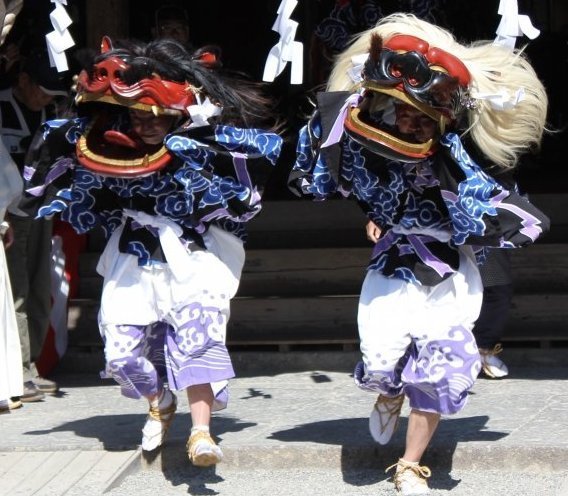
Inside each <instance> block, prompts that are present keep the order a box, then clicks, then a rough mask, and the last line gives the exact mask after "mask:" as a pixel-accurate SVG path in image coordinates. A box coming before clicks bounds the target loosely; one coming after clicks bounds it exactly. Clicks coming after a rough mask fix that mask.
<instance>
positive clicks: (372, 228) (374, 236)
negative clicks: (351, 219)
mask: <svg viewBox="0 0 568 496" xmlns="http://www.w3.org/2000/svg"><path fill="white" fill-rule="evenodd" d="M365 229H366V231H367V239H368V240H369V241H371V242H373V243H376V242H377V241H378V240H379V238H380V237H381V228H380V227H379V226H377V224H375V223H374V222H373V221H372V220H370V221H369V222H367V225H366V226H365Z"/></svg>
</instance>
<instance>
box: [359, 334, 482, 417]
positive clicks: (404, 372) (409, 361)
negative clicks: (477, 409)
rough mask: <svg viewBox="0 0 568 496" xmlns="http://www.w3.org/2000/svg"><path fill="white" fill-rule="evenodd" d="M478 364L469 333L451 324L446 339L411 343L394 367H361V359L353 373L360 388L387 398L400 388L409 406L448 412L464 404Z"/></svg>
mask: <svg viewBox="0 0 568 496" xmlns="http://www.w3.org/2000/svg"><path fill="white" fill-rule="evenodd" d="M480 366H481V365H480V359H479V352H478V350H477V346H476V344H475V340H474V338H473V334H472V333H471V332H470V331H468V330H467V329H465V328H463V327H454V328H453V329H451V330H450V331H449V332H448V335H447V338H446V339H438V340H433V341H428V342H427V343H426V344H425V345H424V346H422V347H421V348H420V349H419V348H418V347H417V346H416V345H415V343H414V344H413V345H412V346H411V347H410V348H409V350H408V351H407V353H406V354H405V355H404V356H403V357H402V358H401V360H400V361H399V363H398V365H397V367H396V368H395V369H394V370H380V369H373V370H369V369H367V370H365V367H364V365H363V363H362V362H361V363H359V364H357V366H356V368H355V373H354V376H355V382H356V384H357V385H358V386H359V387H360V388H361V389H364V390H366V391H372V392H375V393H379V394H384V395H386V396H391V397H392V396H396V395H398V394H400V393H401V392H403V391H404V393H405V394H406V396H407V397H408V399H409V402H410V407H411V408H414V409H416V410H421V411H429V412H438V413H441V414H446V415H449V414H453V413H457V412H459V411H460V410H461V409H462V408H463V407H464V406H465V403H466V401H467V392H468V391H469V389H470V388H471V387H472V386H473V384H474V382H475V379H476V377H477V375H478V374H479V370H480Z"/></svg>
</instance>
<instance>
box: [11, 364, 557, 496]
mask: <svg viewBox="0 0 568 496" xmlns="http://www.w3.org/2000/svg"><path fill="white" fill-rule="evenodd" d="M552 355H553V354H549V355H546V354H543V355H540V358H539V357H537V358H536V359H534V356H533V358H531V360H527V359H526V357H524V359H523V358H522V356H521V355H519V354H517V356H516V358H515V357H513V356H512V355H511V356H510V360H509V361H510V363H511V367H510V369H511V374H510V377H509V378H507V379H505V380H501V381H491V380H487V379H480V380H478V381H477V383H476V384H475V386H474V388H473V390H472V391H471V394H470V397H469V403H468V405H467V406H466V408H465V409H464V410H463V412H461V413H460V414H458V415H456V416H453V417H449V418H446V419H443V421H442V423H441V425H440V428H439V430H438V432H437V433H436V437H435V439H434V442H433V443H432V446H431V448H430V449H429V451H428V452H427V454H426V455H425V458H424V460H423V462H424V464H427V465H429V466H430V467H431V468H432V470H433V474H434V475H433V478H432V481H431V486H432V487H433V489H434V492H433V494H450V493H451V494H452V495H455V496H460V495H469V494H476V495H478V496H479V495H492V494H495V495H497V494H499V495H500V496H507V495H509V494H511V495H513V494H515V495H527V496H528V495H541V494H547V495H552V496H567V495H568V471H567V467H568V413H566V412H567V411H568V381H566V379H567V378H568V366H567V367H563V366H560V365H561V362H562V360H560V359H559V360H556V361H554V360H550V356H552ZM282 356H283V354H270V353H267V354H263V355H262V356H258V355H257V356H254V355H251V354H246V353H243V354H236V355H234V358H235V363H236V368H237V371H238V373H239V377H238V378H237V379H235V380H233V381H232V383H231V386H230V390H231V400H230V403H229V408H228V409H227V410H225V411H223V412H219V413H218V414H216V415H215V417H214V419H213V424H212V430H213V433H214V434H215V435H216V436H217V437H218V439H219V441H220V445H221V447H222V448H223V450H224V453H225V460H224V462H223V463H222V464H220V465H219V466H218V467H217V468H213V469H205V470H203V469H200V470H198V469H195V468H193V467H191V466H190V465H189V462H188V461H187V458H186V455H185V453H184V444H185V441H186V439H187V435H188V432H189V427H190V417H189V412H188V407H187V400H186V399H185V398H183V397H180V398H179V400H180V401H179V403H180V408H179V410H178V413H177V415H176V418H175V420H174V423H173V425H172V427H171V430H170V433H169V438H168V442H167V444H166V446H165V447H164V448H163V449H162V450H159V451H158V452H156V453H153V454H151V455H150V456H145V455H143V454H141V453H140V451H139V442H140V429H141V427H142V424H143V422H144V418H145V415H146V405H145V404H144V402H142V401H133V400H129V399H127V398H123V397H122V396H121V395H120V393H119V389H118V386H116V385H115V384H114V382H112V381H109V380H101V379H99V378H98V376H97V374H96V373H94V372H88V373H86V372H83V373H72V372H71V371H69V370H67V369H66V368H62V371H61V372H59V373H58V374H56V375H55V378H56V379H57V380H58V382H59V383H60V386H61V392H60V394H59V395H58V396H49V397H47V398H46V400H45V401H43V402H40V403H32V404H26V405H25V406H24V408H22V409H20V410H17V411H14V412H12V413H10V414H4V415H0V428H1V433H2V435H1V436H0V494H2V495H3V494H10V495H36V494H37V495H63V494H66V495H67V496H73V495H82V496H83V495H87V496H89V495H98V494H103V493H104V491H107V492H108V493H109V494H112V495H129V494H137V495H138V496H143V495H145V494H153V495H157V494H178V493H179V494H182V493H183V494H200V495H201V494H223V495H234V496H240V495H243V496H244V495H246V496H256V495H265V494H271V495H279V494H287V495H303V494H310V495H312V496H317V495H320V494H321V495H331V494H341V495H361V494H373V495H381V494H393V490H392V484H391V483H390V482H388V481H387V480H386V476H385V474H384V469H385V468H386V467H387V466H388V465H390V464H392V463H394V462H395V461H396V459H397V457H398V456H400V455H401V453H402V449H403V443H404V435H403V434H404V430H405V426H406V417H407V415H408V407H407V406H405V408H404V409H403V412H402V419H401V428H400V429H399V431H398V432H397V433H396V434H395V437H394V438H393V440H392V441H391V443H390V444H389V445H388V446H386V447H382V446H378V445H376V444H375V443H373V441H372V439H371V437H370V435H369V434H368V430H367V420H368V414H369V412H370V409H371V407H372V404H373V401H374V397H373V396H372V395H371V394H368V393H365V392H362V391H360V390H358V389H357V388H356V387H355V386H354V385H353V380H352V377H351V375H350V373H349V370H351V366H352V365H353V363H352V362H353V361H355V360H356V356H357V355H356V354H351V353H336V354H330V355H327V356H326V357H325V358H322V356H321V355H318V354H313V355H311V354H307V353H304V354H302V355H299V354H298V355H294V354H288V355H287V358H286V359H285V360H283V359H282ZM561 356H563V353H560V354H558V357H561ZM519 357H521V358H519ZM253 358H256V359H255V360H252V359H253ZM252 363H255V364H256V365H255V366H253V365H251V364H252ZM259 364H260V365H262V366H261V367H260V369H259V368H258V365H259ZM286 370H289V371H286ZM480 485H481V487H482V488H483V490H480Z"/></svg>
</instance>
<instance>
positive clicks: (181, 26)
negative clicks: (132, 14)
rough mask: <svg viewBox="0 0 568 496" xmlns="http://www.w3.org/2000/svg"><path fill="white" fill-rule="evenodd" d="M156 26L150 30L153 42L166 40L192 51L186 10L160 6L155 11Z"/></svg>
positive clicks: (174, 6)
mask: <svg viewBox="0 0 568 496" xmlns="http://www.w3.org/2000/svg"><path fill="white" fill-rule="evenodd" d="M155 16H156V24H155V26H154V27H153V28H152V36H153V38H154V39H155V40H159V39H163V38H168V39H170V40H175V41H177V42H178V43H181V44H182V45H183V46H184V47H185V48H186V50H188V51H191V50H192V44H191V39H190V32H189V17H188V15H187V10H185V9H184V8H183V7H180V6H178V5H175V4H166V5H162V6H161V7H160V8H159V9H157V10H156V14H155Z"/></svg>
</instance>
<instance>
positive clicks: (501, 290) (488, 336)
mask: <svg viewBox="0 0 568 496" xmlns="http://www.w3.org/2000/svg"><path fill="white" fill-rule="evenodd" d="M479 272H480V274H481V281H482V282H483V302H482V304H481V311H480V313H479V317H478V318H477V320H476V321H475V325H474V327H473V331H472V332H473V335H474V336H475V341H476V343H477V347H478V348H479V354H480V355H481V372H482V373H483V375H484V376H485V377H487V378H489V379H500V378H502V377H506V376H507V375H509V369H508V367H507V365H505V363H504V362H503V360H501V358H499V357H498V356H497V355H498V354H500V353H501V351H502V350H503V347H502V345H501V343H500V341H501V338H502V337H503V333H504V332H505V325H506V324H507V320H508V318H509V314H510V310H511V301H512V299H513V280H512V274H511V257H510V255H509V252H508V251H506V250H497V249H491V248H489V249H488V250H487V253H486V259H485V261H483V263H481V265H480V267H479Z"/></svg>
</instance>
